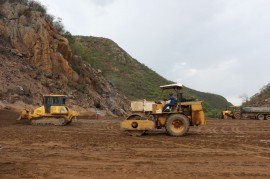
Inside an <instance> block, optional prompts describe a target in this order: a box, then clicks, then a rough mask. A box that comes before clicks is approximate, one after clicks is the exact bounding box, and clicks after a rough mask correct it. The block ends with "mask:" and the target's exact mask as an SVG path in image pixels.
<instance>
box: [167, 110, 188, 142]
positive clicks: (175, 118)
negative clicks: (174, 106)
mask: <svg viewBox="0 0 270 179" xmlns="http://www.w3.org/2000/svg"><path fill="white" fill-rule="evenodd" d="M189 126H190V122H189V119H188V118H187V117H186V116H184V115H182V114H173V115H171V116H169V117H168V119H167V121H166V126H165V127H166V131H167V133H168V134H169V135H171V136H175V137H180V136H184V135H186V134H187V132H188V130H189Z"/></svg>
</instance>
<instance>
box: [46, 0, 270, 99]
mask: <svg viewBox="0 0 270 179" xmlns="http://www.w3.org/2000/svg"><path fill="white" fill-rule="evenodd" d="M41 2H44V4H45V5H48V10H49V12H50V13H51V14H54V15H55V16H57V17H61V18H62V19H63V21H62V22H63V23H64V25H65V26H66V29H67V30H69V31H70V32H71V33H72V34H75V35H78V34H79V35H93V36H103V37H107V38H110V39H112V40H114V41H115V42H116V43H118V44H119V45H120V46H121V47H122V48H123V49H125V50H126V51H127V52H128V53H129V54H130V55H131V56H133V57H134V58H136V59H137V60H138V61H140V62H141V63H143V64H145V65H147V66H149V67H150V68H151V69H153V70H155V71H156V72H158V73H159V74H161V75H162V76H164V77H166V78H167V79H169V80H172V81H177V82H181V83H183V84H184V85H186V86H188V87H191V88H194V89H196V90H200V91H205V92H213V93H217V94H220V95H223V96H229V98H230V99H233V100H234V99H236V98H238V96H239V95H240V94H243V93H246V94H247V95H248V96H252V95H253V94H255V93H256V92H258V91H259V89H260V88H261V87H262V86H264V85H266V84H267V83H269V76H270V71H269V66H270V59H269V57H270V51H269V49H270V33H269V32H270V24H269V22H270V11H269V9H270V1H267V0H256V1H254V0H237V1H235V0H216V1H213V0H204V1H201V0H190V1H185V0H168V1H163V0H147V1H145V0H90V1H86V0H78V1H76V2H74V1H73V0H66V1H65V2H64V3H63V1H60V0H46V1H45V0H41Z"/></svg>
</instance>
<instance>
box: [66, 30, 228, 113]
mask: <svg viewBox="0 0 270 179" xmlns="http://www.w3.org/2000/svg"><path fill="white" fill-rule="evenodd" d="M66 37H67V38H68V39H69V41H70V43H71V47H72V49H73V52H74V53H75V54H77V55H80V56H81V57H82V59H83V61H85V62H87V63H89V64H91V66H92V67H93V68H95V69H100V70H101V71H102V73H103V75H104V76H105V77H106V78H107V79H108V81H110V83H111V84H112V85H113V86H114V87H116V88H117V89H119V90H120V91H121V92H122V93H123V94H125V95H126V96H127V97H128V98H129V99H130V100H136V99H147V100H157V99H162V98H167V97H168V96H167V95H168V94H165V93H163V94H162V93H161V90H160V88H159V86H161V85H165V84H172V83H174V82H172V81H169V80H167V79H165V78H163V77H162V76H160V75H159V74H158V73H156V72H155V71H153V70H151V69H149V68H148V67H147V66H145V65H143V64H141V63H139V62H138V61H137V60H136V59H133V58H132V57H131V56H130V55H128V54H127V53H126V52H125V51H124V50H123V49H121V48H120V47H119V46H118V45H117V44H116V43H114V42H113V41H111V40H109V39H105V38H98V37H83V36H72V35H71V34H70V33H66ZM183 94H184V95H183V97H184V98H187V99H190V98H194V99H198V100H202V101H203V107H204V110H205V113H206V115H207V116H209V117H218V116H219V114H220V112H221V111H222V110H223V109H225V108H226V107H227V106H229V105H231V104H230V103H228V101H227V100H226V99H225V98H224V97H222V96H219V95H215V94H210V93H203V92H199V91H195V90H192V89H189V88H187V87H185V88H184V90H183Z"/></svg>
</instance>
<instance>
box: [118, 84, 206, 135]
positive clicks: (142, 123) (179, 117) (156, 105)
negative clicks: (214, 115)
mask: <svg viewBox="0 0 270 179" xmlns="http://www.w3.org/2000/svg"><path fill="white" fill-rule="evenodd" d="M182 87H183V86H182V84H171V85H164V86H160V88H161V89H162V91H164V90H166V91H169V92H170V93H172V92H174V93H175V94H176V99H175V101H176V102H175V103H174V104H173V105H168V109H164V106H165V105H166V101H165V100H163V101H146V100H139V101H132V102H131V108H132V112H133V113H134V114H132V115H130V116H129V117H128V118H127V119H125V120H123V121H122V122H121V128H122V129H123V130H124V131H127V132H128V133H129V134H130V135H133V136H140V135H142V134H143V133H145V132H146V131H151V130H154V129H162V128H165V129H166V131H167V133H168V134H169V135H171V136H184V135H185V134H187V132H188V130H189V127H190V126H199V125H204V124H205V119H204V112H203V109H202V105H201V103H202V102H201V101H197V100H186V99H184V98H183V97H182V93H181V90H182Z"/></svg>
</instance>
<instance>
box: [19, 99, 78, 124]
mask: <svg viewBox="0 0 270 179" xmlns="http://www.w3.org/2000/svg"><path fill="white" fill-rule="evenodd" d="M66 99H67V96H66V95H55V94H54V95H53V94H51V95H44V96H43V105H42V106H41V107H39V108H36V109H34V110H33V111H31V110H27V109H24V110H23V111H22V113H21V117H20V118H19V120H27V121H29V122H30V123H31V124H32V125H48V124H49V125H61V126H63V125H68V124H70V123H71V122H72V120H74V119H76V118H77V117H78V116H79V113H78V112H77V111H74V110H71V109H70V108H68V107H67V106H66V104H65V103H66Z"/></svg>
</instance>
